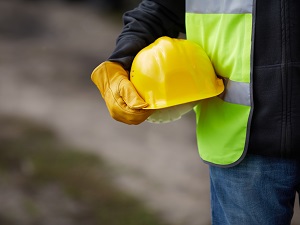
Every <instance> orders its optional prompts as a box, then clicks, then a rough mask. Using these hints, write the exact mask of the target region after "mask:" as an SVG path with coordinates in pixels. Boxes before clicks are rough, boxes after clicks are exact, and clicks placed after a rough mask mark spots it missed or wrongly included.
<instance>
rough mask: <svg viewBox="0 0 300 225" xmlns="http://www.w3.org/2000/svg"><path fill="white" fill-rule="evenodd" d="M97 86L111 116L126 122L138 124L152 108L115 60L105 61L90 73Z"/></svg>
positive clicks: (149, 113)
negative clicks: (148, 107) (149, 108)
mask: <svg viewBox="0 0 300 225" xmlns="http://www.w3.org/2000/svg"><path fill="white" fill-rule="evenodd" d="M91 79H92V81H93V82H94V83H95V84H96V86H97V87H98V89H99V91H100V93H101V95H102V97H103V99H104V101H105V103H106V106H107V108H108V111H109V113H110V115H111V117H112V118H114V119H115V120H117V121H120V122H123V123H126V124H140V123H142V122H143V121H145V120H146V119H147V118H148V117H149V116H150V115H151V114H152V113H153V110H148V109H143V108H145V107H147V106H148V103H146V102H145V101H144V100H143V99H142V98H141V97H140V96H139V94H138V93H137V91H136V89H135V88H134V86H133V84H132V83H131V82H130V81H129V79H128V73H127V71H126V70H124V69H123V67H122V66H121V65H120V64H118V63H115V62H110V61H105V62H103V63H101V64H100V65H99V66H98V67H96V68H95V70H94V71H93V73H92V75H91Z"/></svg>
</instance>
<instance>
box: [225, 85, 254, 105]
mask: <svg viewBox="0 0 300 225" xmlns="http://www.w3.org/2000/svg"><path fill="white" fill-rule="evenodd" d="M220 98H222V99H223V100H224V101H225V102H230V103H234V104H240V105H247V106H250V84H249V83H242V82H235V81H231V80H227V82H226V81H225V91H224V92H223V93H222V94H221V95H220Z"/></svg>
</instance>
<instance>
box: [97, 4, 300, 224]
mask: <svg viewBox="0 0 300 225" xmlns="http://www.w3.org/2000/svg"><path fill="white" fill-rule="evenodd" d="M299 10H300V2H297V1H293V0H285V1H283V0H272V1H271V0H244V1H239V0H224V1H217V0H186V1H183V0H175V1H174V0H144V1H142V2H141V3H140V4H139V6H138V7H137V8H135V9H133V10H131V11H128V12H126V13H125V14H124V17H123V21H124V27H123V30H122V32H121V34H120V36H119V37H118V38H117V43H116V48H115V50H114V51H113V53H112V54H111V55H110V56H109V58H108V59H107V61H105V62H103V63H102V64H100V65H99V66H98V67H97V68H96V69H95V70H94V71H93V74H92V79H93V81H94V83H95V84H96V85H97V87H98V88H99V90H100V92H101V94H102V96H103V98H104V99H105V102H106V104H107V107H108V110H109V111H110V113H111V115H112V117H113V118H115V119H116V120H118V121H121V122H124V123H127V124H139V123H141V122H143V121H145V120H146V119H147V118H148V117H149V116H150V115H151V114H152V113H153V111H152V110H147V109H145V108H147V106H148V103H146V102H145V101H144V99H143V98H142V97H141V96H140V95H139V94H138V92H137V91H136V89H135V88H134V86H133V84H132V82H131V81H130V80H129V72H128V71H130V69H131V65H132V62H133V60H134V58H135V56H136V55H137V54H138V52H139V51H141V50H142V49H143V48H145V47H146V46H148V45H149V44H151V43H153V42H154V41H155V40H157V39H158V38H160V37H162V36H168V37H171V38H177V37H178V35H179V34H180V33H185V34H186V38H187V40H190V41H193V42H194V43H197V44H198V45H199V46H201V47H202V48H203V49H204V51H205V52H206V53H207V55H208V57H209V58H210V60H211V62H212V65H213V67H214V70H215V72H216V74H217V76H218V77H222V78H223V80H224V81H225V82H224V84H225V90H224V92H223V94H222V95H221V96H215V97H211V98H207V99H203V100H201V101H199V103H198V104H197V106H196V107H195V112H196V122H197V143H198V150H199V154H200V156H201V158H202V159H203V161H204V162H206V163H207V164H208V165H209V169H210V181H211V182H210V183H211V209H212V224H213V225H227V224H228V225H235V224H237V225H240V224H244V225H262V224H263V225H280V224H282V225H287V224H290V223H291V219H292V217H293V206H294V202H295V195H296V192H298V193H299V190H300V150H299V146H300V104H298V103H299V102H300V66H299V65H300V42H299V37H300V14H299ZM178 63H179V64H180V63H181V61H178ZM182 76H184V74H182Z"/></svg>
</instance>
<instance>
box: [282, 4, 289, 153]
mask: <svg viewBox="0 0 300 225" xmlns="http://www.w3.org/2000/svg"><path fill="white" fill-rule="evenodd" d="M287 7H288V6H287V0H281V34H282V53H281V54H282V58H281V64H282V65H281V82H282V133H281V150H282V155H283V156H284V155H286V154H289V152H290V143H289V137H290V129H289V124H290V123H289V121H290V112H289V92H290V88H289V87H290V85H289V76H288V72H289V71H288V52H289V46H288V41H289V40H288V35H289V33H288V25H287V22H288V20H287V16H288V15H287Z"/></svg>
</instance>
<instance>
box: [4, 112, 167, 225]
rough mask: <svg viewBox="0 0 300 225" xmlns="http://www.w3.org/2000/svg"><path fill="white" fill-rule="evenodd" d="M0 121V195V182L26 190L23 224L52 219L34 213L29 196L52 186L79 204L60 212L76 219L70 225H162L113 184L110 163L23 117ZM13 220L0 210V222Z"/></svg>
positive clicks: (8, 224) (9, 224) (36, 207)
mask: <svg viewBox="0 0 300 225" xmlns="http://www.w3.org/2000/svg"><path fill="white" fill-rule="evenodd" d="M0 126H1V131H0V149H1V151H0V175H1V177H2V181H1V182H0V195H1V194H3V191H2V190H1V188H2V187H3V186H4V185H3V183H5V185H6V186H7V185H8V184H9V185H11V187H9V188H10V189H18V190H19V192H18V193H22V194H23V195H26V198H25V200H26V201H24V202H23V205H22V207H23V208H24V210H25V212H26V216H27V217H31V218H29V219H28V218H27V220H26V221H27V223H26V222H25V220H24V223H22V225H23V224H39V225H42V224H51V223H49V222H47V218H43V215H42V214H41V213H40V212H39V204H38V203H37V199H36V197H34V196H36V195H35V193H37V192H38V191H39V190H40V189H43V188H45V187H47V186H53V185H55V186H58V187H60V189H61V190H62V192H63V193H64V195H65V197H67V198H69V199H72V201H73V202H76V205H79V206H80V209H82V210H81V211H80V212H79V211H78V210H77V211H75V212H76V213H73V214H72V213H70V212H68V215H65V216H66V217H70V218H71V219H74V220H75V221H77V222H78V223H75V222H72V223H71V224H72V225H74V224H85V225H88V224H91V225H97V224H99V225H100V224H101V225H165V224H166V223H164V222H161V220H160V219H159V218H158V217H157V215H155V214H154V213H153V212H151V210H149V209H147V208H146V207H145V206H144V205H143V204H142V203H141V202H139V201H138V200H136V199H135V198H133V197H132V196H130V195H128V194H126V193H124V192H123V191H121V188H117V187H115V186H114V185H113V182H112V179H113V175H112V173H111V171H110V168H109V166H108V165H106V164H105V163H104V162H103V160H101V159H100V158H99V156H98V155H93V154H90V153H86V152H84V151H83V150H80V149H76V148H73V147H70V146H66V145H65V144H63V143H62V142H61V141H60V140H59V139H58V137H56V135H55V133H53V132H52V131H51V130H49V129H47V128H45V127H43V126H40V125H37V124H34V123H32V122H30V121H27V120H23V119H16V118H9V117H1V118H0ZM4 193H5V192H4ZM0 199H1V196H0ZM60 199H61V202H60ZM62 202H63V198H61V197H58V202H55V204H57V205H56V206H57V207H58V206H59V205H60V204H62ZM2 204H3V203H2ZM43 204H45V205H47V202H45V201H44V202H43ZM47 210H48V209H47ZM49 210H51V209H49ZM58 213H60V214H61V213H63V212H58ZM14 216H15V217H17V216H18V215H14ZM52 216H53V215H52ZM54 216H56V215H54ZM60 216H61V215H60ZM71 219H69V220H68V221H70V220H71ZM16 221H18V218H12V216H10V217H8V216H7V214H6V212H5V211H3V210H0V223H1V224H4V223H5V224H6V225H12V224H20V223H17V222H16ZM28 221H29V222H28ZM2 222H3V223H2ZM60 224H63V223H60ZM65 224H68V225H69V224H70V223H65Z"/></svg>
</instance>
